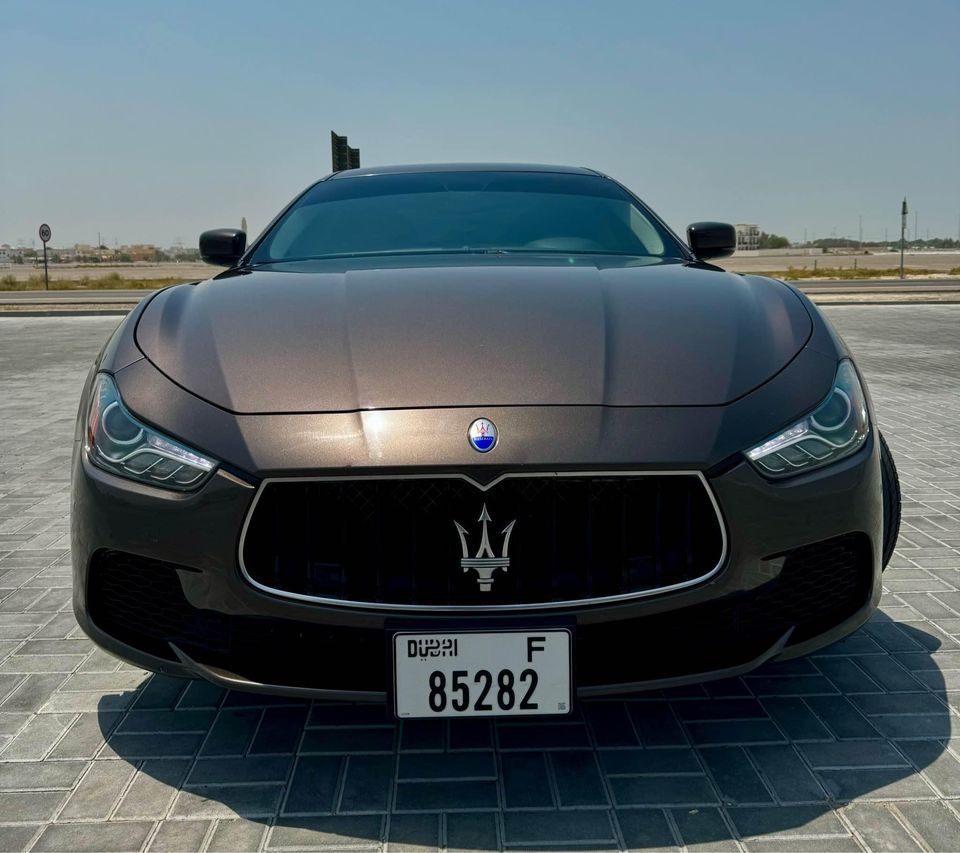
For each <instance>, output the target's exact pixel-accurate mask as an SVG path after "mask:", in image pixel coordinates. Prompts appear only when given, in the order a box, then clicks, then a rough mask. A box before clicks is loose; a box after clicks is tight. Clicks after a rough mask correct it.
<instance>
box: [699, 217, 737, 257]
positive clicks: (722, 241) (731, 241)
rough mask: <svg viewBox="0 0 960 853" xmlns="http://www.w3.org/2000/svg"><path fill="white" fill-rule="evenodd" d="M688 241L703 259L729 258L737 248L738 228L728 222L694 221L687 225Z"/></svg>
mask: <svg viewBox="0 0 960 853" xmlns="http://www.w3.org/2000/svg"><path fill="white" fill-rule="evenodd" d="M687 243H689V244H690V248H691V249H693V254H695V255H696V256H697V257H698V258H699V259H700V260H701V261H708V260H710V259H711V258H729V257H730V255H732V254H733V253H734V252H735V251H736V250H737V229H736V228H734V227H733V226H732V225H727V223H726V222H694V223H693V225H688V226H687Z"/></svg>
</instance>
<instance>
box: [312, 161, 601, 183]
mask: <svg viewBox="0 0 960 853" xmlns="http://www.w3.org/2000/svg"><path fill="white" fill-rule="evenodd" d="M416 172H555V173H560V174H565V175H598V174H599V172H595V171H594V170H593V169H587V168H585V167H584V166H553V165H547V164H543V163H419V164H410V165H406V166H403V165H401V166H366V167H364V168H362V169H344V170H343V171H342V172H334V173H333V174H332V175H331V176H330V178H331V179H333V180H343V179H344V178H360V177H364V176H366V175H396V174H402V173H416Z"/></svg>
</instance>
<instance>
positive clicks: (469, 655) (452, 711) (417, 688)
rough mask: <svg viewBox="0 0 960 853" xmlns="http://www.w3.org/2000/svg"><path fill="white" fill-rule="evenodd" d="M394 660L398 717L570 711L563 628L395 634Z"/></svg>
mask: <svg viewBox="0 0 960 853" xmlns="http://www.w3.org/2000/svg"><path fill="white" fill-rule="evenodd" d="M393 662H394V663H393V668H394V680H393V683H394V691H393V695H394V710H395V711H396V715H397V716H398V717H400V718H401V719H410V718H414V717H480V716H522V715H532V714H568V713H569V712H570V632H569V631H568V630H566V629H562V630H557V629H550V630H544V631H464V632H456V633H429V634H414V633H399V634H395V635H394V637H393Z"/></svg>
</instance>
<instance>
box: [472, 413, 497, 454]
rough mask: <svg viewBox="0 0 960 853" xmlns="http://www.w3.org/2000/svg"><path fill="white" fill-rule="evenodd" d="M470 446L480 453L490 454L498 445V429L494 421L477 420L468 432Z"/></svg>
mask: <svg viewBox="0 0 960 853" xmlns="http://www.w3.org/2000/svg"><path fill="white" fill-rule="evenodd" d="M467 438H468V439H469V440H470V446H471V447H472V448H473V449H474V450H476V451H477V452H479V453H488V452H489V451H491V450H493V448H494V447H496V445H497V438H498V435H497V428H496V426H494V424H493V421H489V420H487V419H486V418H477V419H476V420H475V421H474V422H473V423H472V424H470V429H468V430H467Z"/></svg>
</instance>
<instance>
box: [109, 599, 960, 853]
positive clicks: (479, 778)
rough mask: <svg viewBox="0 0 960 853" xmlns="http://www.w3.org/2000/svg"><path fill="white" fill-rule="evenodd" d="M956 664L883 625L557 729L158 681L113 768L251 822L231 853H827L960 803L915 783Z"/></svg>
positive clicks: (131, 720) (114, 706)
mask: <svg viewBox="0 0 960 853" xmlns="http://www.w3.org/2000/svg"><path fill="white" fill-rule="evenodd" d="M952 649H957V650H958V652H960V644H958V643H957V642H956V641H954V640H953V639H952V638H950V637H949V636H947V635H945V634H940V633H938V632H937V629H936V627H935V626H934V625H933V624H931V623H910V624H907V623H897V622H894V621H893V620H891V619H890V618H889V617H887V616H885V615H883V614H882V613H881V614H877V615H876V616H875V617H874V618H873V619H872V620H871V621H870V623H868V625H867V626H866V627H865V628H864V629H861V630H860V631H858V632H856V633H855V634H853V635H852V636H851V637H848V638H846V639H844V640H842V641H840V642H839V643H836V644H834V645H833V646H831V647H829V648H827V649H825V650H823V651H821V652H818V653H817V654H815V655H814V656H812V657H809V658H804V659H800V660H795V661H787V662H783V663H774V664H769V665H766V666H764V667H763V668H761V669H760V670H757V671H756V672H755V673H752V674H750V675H748V676H746V677H743V678H736V679H730V680H726V681H718V682H713V683H709V684H704V685H694V686H691V687H687V688H682V689H675V690H670V691H661V692H658V693H654V694H643V695H640V696H633V697H628V698H617V699H605V700H592V701H589V702H584V703H581V704H580V706H579V708H578V709H577V713H576V715H575V716H574V718H572V719H566V720H564V721H563V722H531V721H522V722H517V721H509V720H507V721H497V722H490V721H478V720H454V721H452V722H449V723H447V722H439V721H430V720H428V721H412V722H404V723H395V722H393V721H392V720H391V719H389V717H388V715H387V712H386V709H385V708H384V707H383V706H378V705H345V704H330V703H310V702H298V701H296V700H289V699H282V698H273V697H264V696H259V695H252V694H245V693H236V692H229V693H224V691H222V690H220V689H219V688H217V687H214V686H213V685H210V684H207V683H206V682H201V681H182V680H178V679H172V678H166V677H160V676H153V677H151V678H149V679H147V680H146V681H145V682H144V684H143V685H141V686H140V688H139V689H138V690H136V691H131V692H130V693H128V694H124V695H123V696H121V697H117V696H116V695H114V696H110V697H104V699H103V700H102V701H101V705H100V712H99V720H100V727H101V731H102V734H103V736H104V738H105V740H106V742H107V743H106V746H105V747H104V750H103V752H102V753H101V755H102V756H105V757H110V756H113V755H116V756H119V757H120V758H122V759H124V760H126V761H128V762H129V763H130V764H132V765H134V766H135V767H136V768H137V770H138V774H139V775H138V779H137V780H135V781H134V783H133V787H131V789H130V790H131V791H133V790H140V789H138V788H137V787H136V786H137V782H138V780H139V778H140V777H143V778H144V779H152V780H155V781H158V782H161V783H162V784H163V786H165V788H164V789H162V790H164V793H162V794H161V793H160V792H158V790H157V788H156V785H155V784H154V785H153V788H152V790H154V792H155V793H154V795H153V796H155V797H156V798H157V799H158V800H159V799H162V798H164V797H166V799H164V802H167V801H168V800H169V796H168V795H169V794H170V793H171V792H174V791H175V792H176V796H175V797H174V798H173V800H172V805H171V806H170V809H169V813H168V816H169V818H170V819H172V820H177V819H188V818H190V819H202V818H210V819H213V818H220V819H231V818H236V817H238V816H239V817H243V818H245V819H246V820H245V821H236V820H232V821H230V826H232V827H233V828H234V830H236V831H237V834H235V835H233V836H231V838H232V843H231V844H230V845H229V846H231V847H232V848H233V849H245V848H244V845H249V846H250V847H252V848H256V847H257V846H258V845H259V844H261V843H265V844H266V845H267V846H270V847H298V848H309V847H319V846H324V845H327V846H339V845H358V844H359V845H363V844H364V843H369V844H370V845H371V846H376V845H378V844H381V843H382V842H383V841H386V842H387V843H388V844H389V845H398V846H400V845H413V846H417V847H426V848H436V847H438V846H441V845H444V846H446V847H448V848H451V849H453V848H470V849H479V850H488V849H489V850H494V849H501V848H503V847H505V846H514V845H517V846H524V847H540V848H551V847H556V846H557V845H568V846H569V845H573V846H576V847H577V848H579V849H601V848H608V847H611V846H614V847H616V846H620V847H627V848H643V847H664V846H665V847H673V846H679V845H688V846H689V845H694V844H705V845H718V844H719V845H722V843H723V842H726V841H728V840H729V839H731V838H733V837H738V838H750V837H753V836H757V835H770V834H784V835H790V834H794V835H798V836H800V835H802V836H805V837H806V838H810V837H811V835H814V836H817V837H820V838H821V839H826V841H822V843H826V844H827V845H828V846H829V839H830V838H831V837H832V836H835V837H836V840H837V842H838V844H839V843H840V840H841V838H840V837H841V836H849V834H850V831H849V829H848V827H847V823H846V822H845V821H841V820H840V819H839V818H838V816H837V814H836V812H835V809H836V808H837V807H839V806H842V805H844V804H846V803H849V802H851V801H853V800H894V801H896V800H901V799H902V800H917V799H925V798H926V799H932V800H934V799H937V798H938V797H940V796H944V795H949V793H950V791H953V792H956V790H957V789H958V788H960V764H958V763H957V762H951V763H950V765H949V767H946V768H945V769H944V766H942V765H943V763H942V762H939V763H938V765H937V766H938V772H937V773H931V774H930V775H929V776H927V775H926V774H924V775H923V776H921V773H920V771H923V770H924V769H925V768H928V767H930V766H931V765H933V764H934V763H935V762H937V760H938V758H940V757H941V756H942V755H943V753H944V752H945V744H944V741H945V740H946V739H948V738H950V736H951V735H952V734H953V725H952V715H951V709H950V705H949V703H948V698H947V692H946V685H945V683H944V675H943V672H942V671H941V662H942V661H943V660H949V659H950V657H951V655H950V654H949V652H950V650H952ZM945 653H947V654H945ZM957 656H958V657H960V654H958V655H957ZM118 707H122V708H123V710H118ZM954 771H956V772H955V774H954V775H953V776H952V777H951V776H950V774H951V773H954ZM938 785H939V786H941V788H942V787H943V786H947V787H948V788H949V790H940V789H938V788H937V786H938ZM143 790H146V787H144V788H143ZM226 825H227V824H226V822H225V821H223V820H222V821H221V823H220V824H219V825H218V826H217V831H220V830H221V829H222V828H223V827H224V826H226ZM240 828H243V829H244V831H245V832H248V833H249V834H248V835H242V834H240V833H239V829H240ZM901 829H902V827H901ZM887 831H889V832H894V830H892V829H889V828H888V829H887ZM264 832H269V838H268V839H267V840H266V842H264V841H263V833H264ZM905 832H906V831H905V830H904V833H905ZM258 833H259V835H258ZM891 838H892V841H893V842H894V844H895V846H896V841H897V839H896V838H895V837H891ZM244 839H246V840H244ZM818 843H821V842H818ZM903 843H904V844H909V843H910V841H909V837H908V836H907V835H906V834H904V840H903Z"/></svg>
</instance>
